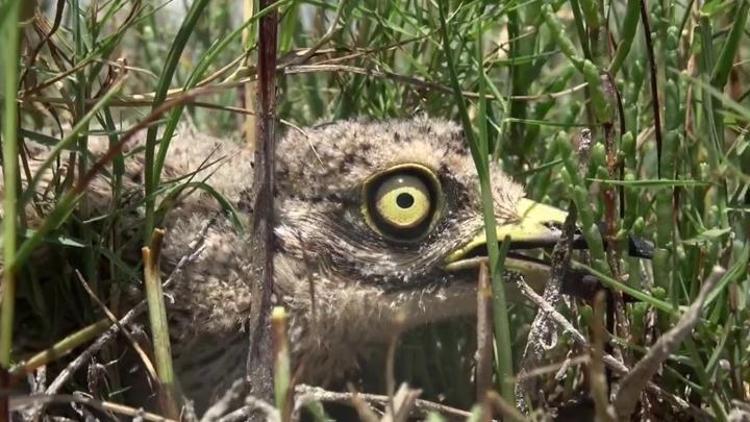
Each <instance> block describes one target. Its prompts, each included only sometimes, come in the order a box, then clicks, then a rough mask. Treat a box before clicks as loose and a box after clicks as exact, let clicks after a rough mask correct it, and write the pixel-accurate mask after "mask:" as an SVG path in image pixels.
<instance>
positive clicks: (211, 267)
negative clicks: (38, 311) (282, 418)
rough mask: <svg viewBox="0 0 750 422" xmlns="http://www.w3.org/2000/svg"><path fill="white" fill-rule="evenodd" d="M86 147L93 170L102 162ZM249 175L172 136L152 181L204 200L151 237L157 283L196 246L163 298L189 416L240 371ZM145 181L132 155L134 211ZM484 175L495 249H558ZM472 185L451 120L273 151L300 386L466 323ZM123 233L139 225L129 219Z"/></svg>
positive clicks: (225, 144)
mask: <svg viewBox="0 0 750 422" xmlns="http://www.w3.org/2000/svg"><path fill="white" fill-rule="evenodd" d="M136 144H137V145H138V144H139V143H138V142H136ZM97 145H98V144H97V143H96V142H93V141H92V142H91V144H90V148H92V151H93V152H92V154H93V155H94V156H97V154H98V155H101V153H102V152H103V151H105V150H106V143H102V145H101V146H99V147H97ZM97 148H99V150H97ZM132 151H137V148H136V147H133V148H132ZM253 160H254V156H253V154H252V153H251V152H250V151H249V150H248V149H247V148H246V147H244V146H243V145H241V144H240V143H238V142H236V141H234V140H232V139H230V138H216V137H211V136H208V135H205V134H202V133H200V132H199V131H197V130H195V129H192V128H182V129H181V132H180V133H178V134H177V135H176V136H175V137H174V138H173V139H172V140H171V144H170V146H169V150H168V154H167V158H166V161H165V166H164V172H163V175H162V180H165V181H173V182H174V183H175V184H179V183H180V181H183V180H186V178H190V179H191V180H205V182H206V183H207V184H208V185H210V186H211V187H212V191H207V190H204V191H201V190H193V191H189V190H186V192H182V194H181V195H179V196H178V198H177V199H175V200H174V201H173V202H171V203H170V207H169V209H168V210H165V212H164V213H163V215H162V218H161V220H160V222H159V223H160V225H161V226H162V227H164V228H165V230H166V236H165V238H164V246H163V250H162V253H161V255H162V258H161V262H162V270H163V271H164V272H165V273H169V272H170V271H171V270H173V269H174V268H175V266H176V265H177V263H178V262H179V261H180V259H181V258H182V257H184V256H186V255H188V254H190V252H191V247H192V246H191V245H192V244H193V243H194V240H195V238H196V234H197V233H201V232H202V231H203V235H202V244H203V247H202V249H201V251H200V253H199V254H198V255H197V257H195V258H194V259H193V260H191V261H190V262H189V263H187V264H186V265H185V266H184V267H183V268H181V271H180V274H179V276H178V277H177V278H176V279H175V280H174V283H173V284H172V285H171V287H170V288H169V290H168V292H167V294H168V296H169V300H168V301H167V304H168V308H167V314H168V318H169V327H170V338H171V341H172V352H173V359H174V365H175V371H176V374H177V377H178V381H179V386H180V389H181V391H182V392H183V393H184V395H185V396H186V397H187V398H189V399H191V400H193V401H194V403H195V407H196V409H205V408H206V407H208V406H209V405H210V404H211V403H212V402H213V401H215V400H216V399H217V397H220V395H221V394H222V393H223V392H224V391H225V390H226V389H227V388H228V387H229V385H230V384H231V382H232V381H233V380H235V379H237V378H239V377H242V376H243V374H244V373H245V371H246V361H247V357H248V356H247V354H248V331H249V330H251V328H252V327H251V326H250V325H251V324H250V321H252V320H253V318H254V317H255V316H257V315H256V314H257V313H258V312H259V297H260V291H261V290H260V289H261V286H260V284H261V283H260V281H259V270H258V269H257V268H255V267H254V264H253V253H254V250H255V249H254V248H253V245H252V243H253V239H252V236H251V234H250V233H251V231H250V230H247V227H250V225H251V224H252V221H253V209H252V203H251V201H250V200H249V198H250V197H251V194H252V179H253V165H254V162H253ZM143 166H144V159H143V156H142V154H137V153H133V154H132V155H130V156H129V158H128V160H127V162H126V168H125V174H124V176H123V177H124V180H125V183H124V185H125V188H126V190H128V191H132V192H136V194H135V195H134V197H135V198H137V197H138V195H139V193H138V192H140V195H142V183H141V182H142V180H143ZM489 172H490V182H491V183H490V185H491V194H492V203H493V206H494V214H495V218H496V221H497V227H496V232H497V233H498V234H499V235H500V238H502V237H503V236H504V235H506V234H507V235H509V236H510V237H511V242H512V243H511V248H512V247H513V244H514V243H513V242H515V244H516V245H522V246H523V245H525V246H523V247H528V246H529V245H550V244H554V242H555V241H556V240H557V239H559V238H560V236H561V234H562V232H561V227H562V224H563V222H564V220H565V218H566V215H567V214H566V212H564V211H561V210H559V209H558V208H555V207H553V206H550V205H545V204H542V203H539V202H535V201H533V200H531V199H528V198H526V197H525V193H524V189H523V187H522V186H521V185H520V184H519V183H517V182H515V181H514V180H513V179H512V178H511V177H509V176H508V175H506V174H505V173H504V172H503V171H502V170H501V169H500V167H499V166H498V165H495V164H492V165H491V166H490V169H489ZM478 180H479V179H478V176H477V170H476V166H475V164H474V162H473V160H472V156H471V153H470V151H469V148H468V144H467V141H466V138H465V136H464V133H463V129H462V127H460V126H459V125H457V124H455V123H453V122H451V121H449V120H443V119H439V118H433V117H427V116H419V117H413V118H406V119H391V120H371V119H366V118H359V119H353V120H343V121H334V122H327V123H322V124H318V125H314V126H310V127H306V128H293V129H289V130H288V131H287V133H286V134H285V135H284V136H283V137H282V139H280V141H279V142H278V146H277V150H276V170H275V181H276V182H275V183H276V186H275V197H274V213H275V216H274V220H273V234H274V244H273V248H272V252H271V253H272V259H273V264H274V273H273V280H274V291H273V297H274V301H275V303H276V304H277V305H279V306H283V307H284V308H285V309H286V311H287V312H288V315H289V329H288V336H289V346H290V348H291V356H292V362H294V365H295V366H294V373H295V374H296V377H297V381H300V382H305V383H309V384H314V385H326V384H330V383H332V382H334V381H336V380H341V379H346V378H347V377H351V376H353V374H356V372H357V370H358V367H359V365H360V364H361V362H363V360H364V361H366V359H367V356H368V355H369V354H370V353H372V350H374V349H376V348H378V347H382V346H383V345H384V344H387V342H388V341H389V340H390V339H391V337H392V333H393V332H394V331H395V330H410V329H417V328H418V327H422V326H425V325H428V324H431V323H435V322H438V321H442V320H446V319H450V318H455V317H459V316H465V315H471V314H472V313H474V312H475V311H476V280H477V267H478V265H479V262H480V261H481V260H482V258H483V257H486V254H487V248H486V241H487V240H486V236H485V226H484V218H483V214H482V202H481V192H480V186H479V183H478ZM212 192H213V193H212ZM217 194H218V195H220V196H221V197H223V198H224V199H225V201H224V202H222V201H217V200H216V198H217V196H218V195H217ZM88 195H89V196H90V198H91V199H90V202H91V204H93V205H91V208H92V209H95V210H96V209H98V210H107V209H111V208H112V204H111V201H112V195H111V188H110V187H109V185H108V184H107V183H106V180H105V179H104V178H100V179H97V180H94V181H93V182H92V186H91V187H90V189H89V192H88ZM141 197H142V196H141ZM133 201H136V202H137V200H135V199H133ZM228 210H229V211H228ZM32 212H33V211H32ZM101 212H104V211H101ZM129 218H130V220H129V221H131V223H130V224H131V225H132V226H134V227H137V226H138V224H140V221H141V220H140V214H139V213H138V212H134V213H133V215H132V216H130V217H129ZM209 223H210V224H209ZM123 225H124V226H127V224H125V223H123ZM242 227H244V228H245V229H244V230H243V229H242ZM525 257H526V255H523V254H516V255H513V256H512V257H509V258H508V259H509V262H510V264H511V265H510V270H511V271H513V267H514V265H515V267H516V268H517V271H513V273H514V274H516V273H519V274H520V273H523V272H529V271H536V270H535V268H536V267H535V264H536V263H538V261H537V260H535V259H532V258H531V257H530V256H529V257H528V259H527V258H525ZM541 271H542V272H543V269H542V270H541ZM537 278H538V277H537ZM541 278H542V279H543V278H544V274H542V276H541Z"/></svg>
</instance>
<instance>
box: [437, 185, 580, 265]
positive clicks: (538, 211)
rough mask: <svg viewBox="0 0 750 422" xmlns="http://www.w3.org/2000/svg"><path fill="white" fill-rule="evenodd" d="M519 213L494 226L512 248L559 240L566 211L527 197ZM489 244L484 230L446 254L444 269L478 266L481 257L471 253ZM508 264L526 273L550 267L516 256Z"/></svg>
mask: <svg viewBox="0 0 750 422" xmlns="http://www.w3.org/2000/svg"><path fill="white" fill-rule="evenodd" d="M517 214H518V219H516V220H514V221H512V222H509V223H505V224H501V225H498V226H497V227H496V228H495V232H496V233H497V238H498V239H505V237H506V236H509V237H510V241H511V245H510V248H511V249H530V248H538V247H545V246H552V245H554V244H555V242H557V241H558V240H559V239H560V236H561V234H562V232H561V231H560V228H561V227H562V224H563V223H564V222H565V218H566V217H567V215H568V213H566V212H565V211H562V210H560V209H557V208H555V207H551V206H549V205H544V204H541V203H539V202H534V201H532V200H530V199H526V198H524V199H522V200H521V201H520V202H519V203H518V209H517ZM486 244H487V236H486V233H485V231H484V230H482V231H481V232H480V233H479V234H478V235H477V236H476V237H475V238H473V239H471V240H470V241H469V242H468V243H466V244H465V245H464V246H462V247H460V248H458V249H456V250H455V251H453V252H452V253H451V254H450V255H448V256H447V257H446V259H445V264H446V265H445V269H446V270H448V271H456V270H461V269H466V268H471V267H475V266H477V265H479V262H480V261H481V257H475V256H472V252H474V251H477V250H479V249H481V248H483V247H485V246H486ZM505 264H506V267H507V268H510V269H514V270H517V271H522V272H524V273H528V272H537V271H546V270H547V269H548V268H549V267H548V266H547V265H543V264H541V263H538V262H534V261H528V260H524V259H519V258H514V257H508V258H506V261H505Z"/></svg>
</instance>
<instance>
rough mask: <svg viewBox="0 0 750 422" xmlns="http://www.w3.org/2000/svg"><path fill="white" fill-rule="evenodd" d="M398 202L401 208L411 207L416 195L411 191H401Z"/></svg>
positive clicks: (397, 198)
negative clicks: (410, 192)
mask: <svg viewBox="0 0 750 422" xmlns="http://www.w3.org/2000/svg"><path fill="white" fill-rule="evenodd" d="M396 203H397V204H398V206H399V207H401V208H404V209H405V208H409V207H411V206H412V205H413V204H414V197H413V196H411V194H409V193H400V194H398V196H397V197H396Z"/></svg>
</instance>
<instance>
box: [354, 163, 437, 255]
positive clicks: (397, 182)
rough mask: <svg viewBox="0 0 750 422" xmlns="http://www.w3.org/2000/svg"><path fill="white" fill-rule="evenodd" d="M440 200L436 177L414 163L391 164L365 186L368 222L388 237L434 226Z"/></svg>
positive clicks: (418, 234)
mask: <svg viewBox="0 0 750 422" xmlns="http://www.w3.org/2000/svg"><path fill="white" fill-rule="evenodd" d="M440 203H441V197H440V184H439V182H438V180H437V177H435V175H434V174H433V173H432V171H431V170H429V169H427V168H424V167H422V166H419V165H416V164H414V165H411V164H405V165H400V166H397V167H394V168H391V169H389V170H388V171H386V172H383V173H380V174H377V175H375V176H373V177H372V178H370V179H369V180H368V181H367V182H366V183H365V186H364V201H363V212H364V215H365V218H366V220H367V223H368V224H369V225H370V227H372V228H373V229H374V230H375V231H377V232H378V233H380V234H382V235H384V236H385V237H387V238H389V239H391V240H396V241H407V242H408V241H414V240H418V239H420V238H422V237H423V236H424V235H425V234H426V233H427V232H428V231H429V229H430V228H431V227H432V226H433V225H432V223H433V222H434V221H435V216H436V214H437V210H438V209H439V205H440Z"/></svg>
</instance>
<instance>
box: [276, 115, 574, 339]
mask: <svg viewBox="0 0 750 422" xmlns="http://www.w3.org/2000/svg"><path fill="white" fill-rule="evenodd" d="M278 157H279V159H278V162H277V191H278V194H277V205H278V211H277V212H278V225H277V226H276V230H275V234H276V238H277V240H278V245H277V254H276V257H275V266H276V283H277V286H279V289H280V290H281V291H282V294H284V295H285V296H286V297H288V300H287V302H288V303H289V304H290V307H291V308H292V309H297V310H298V311H303V314H304V315H305V316H303V318H304V319H306V320H311V318H312V317H311V315H313V314H315V313H316V312H317V314H318V315H320V316H319V317H317V318H315V319H316V321H317V322H318V324H319V326H320V327H322V330H323V331H324V332H325V333H326V334H327V335H331V336H335V333H336V332H338V331H340V330H345V331H347V332H349V333H350V332H356V330H358V329H362V330H364V331H365V332H366V333H367V334H365V335H366V336H367V339H372V340H375V339H377V338H378V337H380V336H384V335H388V333H390V332H391V330H392V324H393V321H394V319H395V318H396V317H398V316H400V317H401V318H402V320H403V323H404V324H405V325H406V326H407V327H411V326H415V325H419V324H422V323H427V322H432V321H435V320H439V319H444V318H447V317H451V316H455V315H459V314H466V313H470V312H471V311H472V310H473V309H474V308H475V307H476V304H475V303H476V287H475V286H476V280H477V273H476V271H475V270H472V269H473V268H476V262H477V261H478V259H477V258H480V259H481V257H482V256H484V255H486V253H487V252H486V245H485V237H484V220H483V214H482V202H481V194H480V187H479V179H478V177H477V172H476V169H475V165H474V162H473V161H472V158H471V154H470V152H469V150H468V146H467V143H466V140H465V139H464V137H463V134H462V130H461V129H460V128H459V127H458V126H456V125H455V124H453V123H449V122H445V121H442V120H434V119H427V118H421V119H415V120H403V121H389V122H364V121H348V122H340V123H335V124H329V125H323V126H319V127H315V128H312V129H307V130H306V131H305V133H304V134H303V133H300V132H295V131H292V132H291V133H290V134H289V135H288V136H287V137H286V138H285V139H284V141H282V143H281V144H280V145H279V149H278ZM491 185H492V195H493V202H494V211H495V217H496V220H497V224H498V226H497V232H498V234H499V235H500V238H502V237H503V236H504V235H505V234H510V235H511V237H512V239H513V240H514V241H515V242H526V243H527V244H533V243H534V242H535V241H537V240H545V239H547V240H548V239H550V238H554V237H556V236H558V235H559V231H558V230H557V226H556V225H558V224H559V223H561V222H562V221H563V219H564V217H565V214H564V213H563V212H561V211H559V210H557V209H555V208H552V207H548V206H544V205H541V204H537V203H534V202H532V201H529V200H527V199H525V198H524V192H523V189H522V188H521V186H519V185H518V184H517V183H515V182H513V181H512V180H511V179H510V178H509V177H508V176H506V175H505V174H504V173H502V171H500V170H499V169H497V168H494V169H492V170H491ZM518 263H519V264H521V262H520V260H519V261H518Z"/></svg>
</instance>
